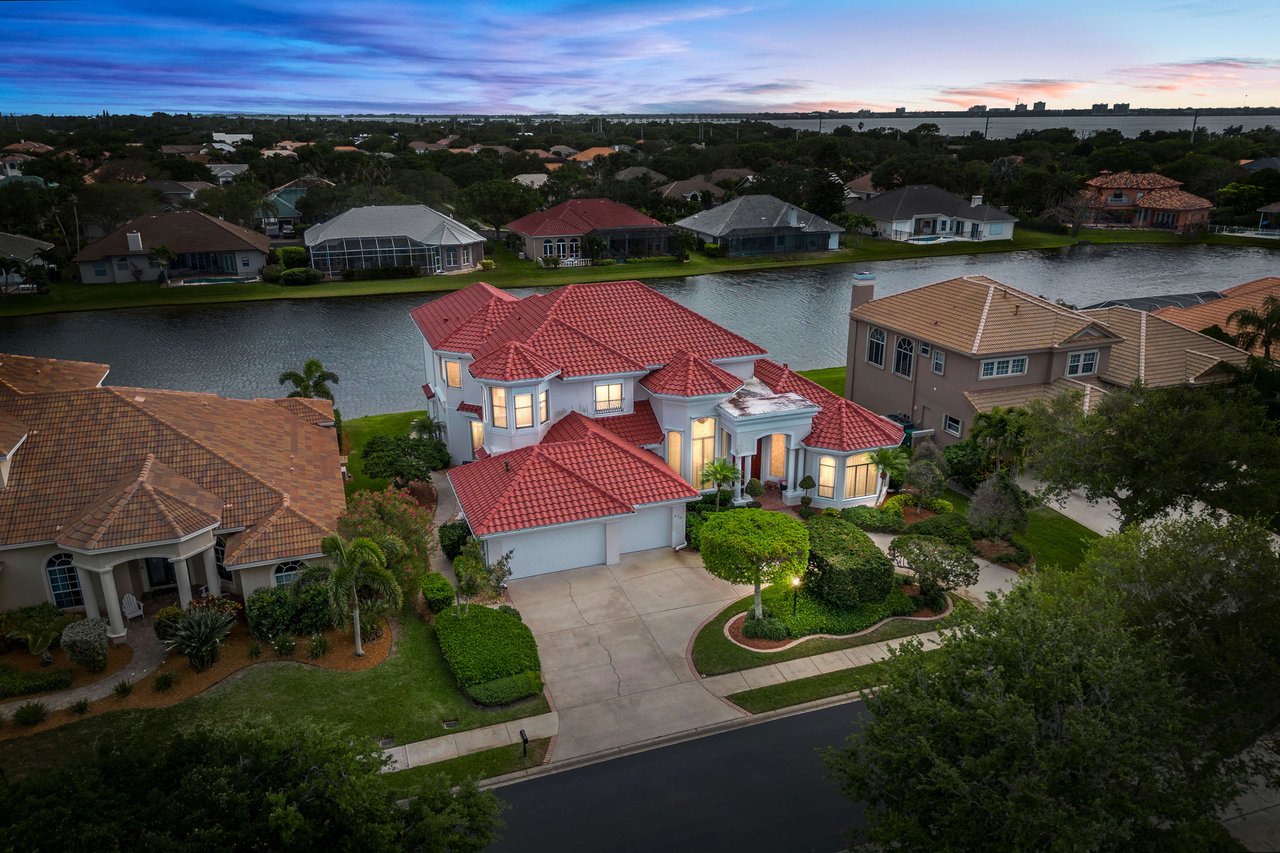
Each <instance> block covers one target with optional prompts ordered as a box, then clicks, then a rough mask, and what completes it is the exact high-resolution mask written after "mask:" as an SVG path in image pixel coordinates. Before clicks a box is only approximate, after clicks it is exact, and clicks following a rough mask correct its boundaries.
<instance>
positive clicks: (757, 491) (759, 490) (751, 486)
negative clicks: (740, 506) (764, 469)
mask: <svg viewBox="0 0 1280 853" xmlns="http://www.w3.org/2000/svg"><path fill="white" fill-rule="evenodd" d="M746 490H747V494H748V495H750V496H751V497H753V498H758V497H760V496H761V495H763V494H764V483H761V482H760V481H759V480H758V479H756V478H755V477H752V478H751V479H750V480H747V486H746Z"/></svg>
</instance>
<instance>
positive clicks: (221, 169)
mask: <svg viewBox="0 0 1280 853" xmlns="http://www.w3.org/2000/svg"><path fill="white" fill-rule="evenodd" d="M209 171H210V172H212V173H213V176H214V177H215V178H217V179H218V186H220V187H225V186H227V185H228V184H230V183H231V182H232V181H234V180H235V179H236V178H237V177H238V176H240V175H243V174H244V173H245V172H247V171H249V165H248V164H247V163H210V164H209Z"/></svg>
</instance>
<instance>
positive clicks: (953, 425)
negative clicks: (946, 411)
mask: <svg viewBox="0 0 1280 853" xmlns="http://www.w3.org/2000/svg"><path fill="white" fill-rule="evenodd" d="M942 428H943V429H944V430H946V431H947V432H949V433H950V434H951V435H955V436H958V435H960V419H959V418H953V417H952V416H951V415H943V416H942Z"/></svg>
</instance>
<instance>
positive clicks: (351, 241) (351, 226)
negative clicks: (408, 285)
mask: <svg viewBox="0 0 1280 853" xmlns="http://www.w3.org/2000/svg"><path fill="white" fill-rule="evenodd" d="M304 239H305V241H306V244H307V249H308V250H310V252H311V265H312V266H313V267H315V268H316V269H318V270H320V271H321V272H322V273H324V274H325V275H328V276H330V277H337V276H340V275H342V272H343V270H371V269H385V268H387V267H406V266H412V267H416V268H417V269H418V270H420V271H421V272H422V273H424V274H427V275H434V274H438V273H458V272H469V271H470V270H474V269H477V268H479V266H480V262H481V261H482V260H484V238H483V237H481V236H480V235H479V234H477V233H476V232H475V231H472V230H471V229H470V228H468V227H467V226H465V225H463V224H462V223H461V222H458V221H457V220H455V219H451V218H450V217H448V216H445V215H444V214H443V213H439V212H438V211H435V210H432V209H431V208H429V207H427V206H426V205H423V204H389V205H376V206H369V207H353V208H352V209H351V210H348V211H346V212H345V213H340V214H338V215H337V216H335V217H334V218H333V219H330V220H329V221H328V222H323V223H321V224H319V225H313V226H311V227H310V228H308V229H307V233H306V235H305V236H304Z"/></svg>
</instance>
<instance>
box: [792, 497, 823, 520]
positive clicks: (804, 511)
mask: <svg viewBox="0 0 1280 853" xmlns="http://www.w3.org/2000/svg"><path fill="white" fill-rule="evenodd" d="M811 500H813V498H810V497H803V498H801V499H800V508H799V509H798V510H796V514H797V515H799V516H800V517H801V518H803V519H804V520H805V521H808V520H809V519H811V518H813V517H814V516H815V515H817V514H818V511H817V510H816V509H814V508H813V507H811V506H809V505H808V504H807V503H805V501H811Z"/></svg>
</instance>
